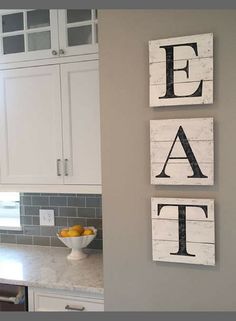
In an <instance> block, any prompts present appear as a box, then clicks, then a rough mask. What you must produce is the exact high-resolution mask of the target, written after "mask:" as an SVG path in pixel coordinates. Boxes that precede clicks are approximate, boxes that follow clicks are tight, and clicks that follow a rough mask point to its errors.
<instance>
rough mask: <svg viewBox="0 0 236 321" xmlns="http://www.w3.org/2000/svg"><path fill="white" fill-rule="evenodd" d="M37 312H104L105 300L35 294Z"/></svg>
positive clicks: (36, 292)
mask: <svg viewBox="0 0 236 321" xmlns="http://www.w3.org/2000/svg"><path fill="white" fill-rule="evenodd" d="M34 305H35V311H73V312H76V311H77V312H85V311H104V303H103V300H95V299H90V298H82V297H73V296H64V295H57V294H55V293H44V292H38V291H35V292H34Z"/></svg>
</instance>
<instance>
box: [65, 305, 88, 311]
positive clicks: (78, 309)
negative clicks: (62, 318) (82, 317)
mask: <svg viewBox="0 0 236 321" xmlns="http://www.w3.org/2000/svg"><path fill="white" fill-rule="evenodd" d="M65 310H70V311H84V310H85V307H84V306H82V305H81V306H79V305H77V306H71V305H69V304H67V305H66V306H65Z"/></svg>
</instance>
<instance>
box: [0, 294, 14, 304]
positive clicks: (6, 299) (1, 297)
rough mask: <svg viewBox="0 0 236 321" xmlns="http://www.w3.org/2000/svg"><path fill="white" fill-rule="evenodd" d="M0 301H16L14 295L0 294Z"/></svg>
mask: <svg viewBox="0 0 236 321" xmlns="http://www.w3.org/2000/svg"><path fill="white" fill-rule="evenodd" d="M0 302H10V303H15V302H16V297H7V296H0Z"/></svg>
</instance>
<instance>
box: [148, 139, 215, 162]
mask: <svg viewBox="0 0 236 321" xmlns="http://www.w3.org/2000/svg"><path fill="white" fill-rule="evenodd" d="M172 144H173V142H151V153H152V154H151V159H152V162H153V163H164V162H165V161H166V159H167V156H168V154H169V151H170V149H171V146H172ZM190 145H191V148H192V150H193V153H194V155H195V157H196V159H197V160H198V162H199V163H202V162H205V163H212V162H213V141H208V140H206V141H204V140H203V141H199V140H198V141H191V143H190ZM171 155H172V156H178V157H186V154H185V152H184V149H183V146H182V144H181V143H180V142H176V143H175V145H174V147H173V150H172V153H171ZM186 161H187V160H186V159H180V160H179V162H180V163H186ZM169 163H175V160H173V159H170V161H169ZM187 164H188V161H187Z"/></svg>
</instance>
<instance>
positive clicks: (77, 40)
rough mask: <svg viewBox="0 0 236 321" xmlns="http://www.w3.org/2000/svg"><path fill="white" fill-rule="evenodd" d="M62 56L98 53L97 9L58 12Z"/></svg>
mask: <svg viewBox="0 0 236 321" xmlns="http://www.w3.org/2000/svg"><path fill="white" fill-rule="evenodd" d="M58 22H59V43H60V55H66V56H70V55H76V54H84V53H95V52H97V51H98V44H97V43H98V23H97V10H95V9H67V10H58Z"/></svg>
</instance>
